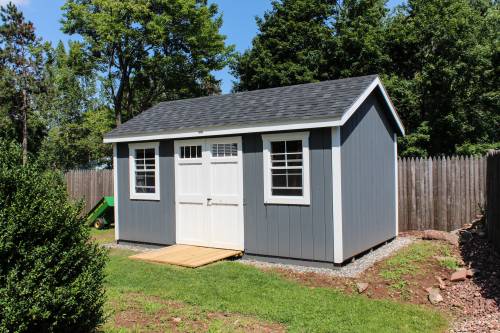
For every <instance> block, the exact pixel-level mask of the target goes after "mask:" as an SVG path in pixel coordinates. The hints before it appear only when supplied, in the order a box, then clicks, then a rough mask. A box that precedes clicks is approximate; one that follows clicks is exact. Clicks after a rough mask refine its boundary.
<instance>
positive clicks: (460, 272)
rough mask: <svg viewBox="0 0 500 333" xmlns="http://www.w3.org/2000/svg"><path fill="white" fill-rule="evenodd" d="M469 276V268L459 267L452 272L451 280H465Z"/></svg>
mask: <svg viewBox="0 0 500 333" xmlns="http://www.w3.org/2000/svg"><path fill="white" fill-rule="evenodd" d="M466 278H467V270H466V269H465V268H460V269H457V270H456V271H455V272H454V273H453V274H451V277H450V281H451V282H458V281H464V280H465V279H466Z"/></svg>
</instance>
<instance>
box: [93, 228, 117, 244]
mask: <svg viewBox="0 0 500 333" xmlns="http://www.w3.org/2000/svg"><path fill="white" fill-rule="evenodd" d="M90 236H91V237H92V238H93V239H94V240H95V241H96V242H97V243H99V244H104V243H113V242H114V241H115V229H114V228H107V229H102V230H98V229H96V228H93V227H91V228H90Z"/></svg>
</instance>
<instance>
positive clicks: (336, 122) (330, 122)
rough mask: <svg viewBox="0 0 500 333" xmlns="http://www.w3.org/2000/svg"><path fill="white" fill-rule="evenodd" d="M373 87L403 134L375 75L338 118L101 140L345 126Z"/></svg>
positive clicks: (116, 141) (188, 136) (160, 138)
mask: <svg viewBox="0 0 500 333" xmlns="http://www.w3.org/2000/svg"><path fill="white" fill-rule="evenodd" d="M375 88H379V89H380V92H381V93H382V96H383V97H384V100H385V102H386V104H387V106H388V108H389V110H390V111H391V114H392V116H393V118H394V120H395V122H396V124H397V125H398V128H399V130H400V132H401V133H402V134H403V135H404V134H405V130H404V127H403V124H402V122H401V119H399V116H398V114H397V112H396V109H395V108H394V105H393V104H392V102H391V100H390V98H389V95H388V94H387V91H386V90H385V88H384V86H383V85H382V82H381V81H380V79H379V78H378V77H376V78H375V79H374V80H373V82H372V83H371V84H370V85H369V86H368V88H366V89H365V91H364V92H363V93H362V94H361V95H360V96H359V97H358V99H357V100H356V101H355V102H354V103H353V104H352V105H351V107H350V108H349V109H348V110H347V112H345V113H344V115H343V116H342V118H341V119H321V120H318V119H316V120H301V121H299V122H275V123H269V124H261V125H253V126H221V127H212V128H199V129H190V130H187V131H186V130H179V131H173V132H156V133H147V134H137V135H124V136H118V137H112V138H104V140H103V142H104V143H118V142H139V141H156V140H166V139H182V138H197V137H207V136H221V135H234V134H244V133H264V132H277V131H293V130H303V129H310V128H322V127H335V126H342V125H344V124H345V123H346V122H347V121H348V120H349V118H350V117H351V116H352V115H353V114H354V112H356V110H357V109H358V108H359V107H360V106H361V104H362V103H363V102H364V101H365V100H366V98H368V96H369V95H370V94H371V93H372V91H373V90H374V89H375Z"/></svg>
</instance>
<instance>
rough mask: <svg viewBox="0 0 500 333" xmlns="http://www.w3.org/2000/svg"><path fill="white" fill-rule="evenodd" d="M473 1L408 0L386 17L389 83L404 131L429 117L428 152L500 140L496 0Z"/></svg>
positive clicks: (415, 126)
mask: <svg viewBox="0 0 500 333" xmlns="http://www.w3.org/2000/svg"><path fill="white" fill-rule="evenodd" d="M474 3H475V2H470V1H468V0H446V1H437V0H435V1H429V0H410V1H408V3H407V4H406V5H404V6H402V7H400V8H399V10H398V11H397V13H396V14H395V15H394V16H393V17H391V18H390V21H389V24H388V30H387V35H386V38H385V40H386V49H387V52H388V54H389V56H390V58H391V59H392V61H391V62H390V66H389V67H388V68H387V69H386V71H385V72H386V73H387V74H388V75H390V76H391V77H392V79H391V80H388V90H389V92H390V94H391V95H394V96H396V99H395V102H396V106H397V107H398V110H399V112H400V114H401V115H402V117H403V119H404V122H405V124H406V125H407V127H408V129H409V132H410V133H411V132H413V131H415V130H417V128H419V127H420V126H421V125H422V123H423V122H427V124H428V126H429V135H430V140H429V143H428V149H427V151H428V153H429V154H440V153H446V154H451V153H454V152H455V150H456V147H457V146H458V145H461V144H463V143H466V142H469V143H487V142H495V141H500V131H499V130H498V128H500V114H499V113H498V110H499V108H500V103H499V91H498V73H495V72H496V71H498V64H495V62H498V50H497V47H496V44H497V43H498V36H499V31H500V29H499V20H498V18H499V17H498V8H497V7H496V6H494V5H492V4H491V3H490V4H489V5H488V4H487V3H486V2H484V1H481V2H476V3H475V4H474ZM495 41H496V42H495ZM403 89H404V90H406V93H404V94H402V93H401V91H402V90H403ZM393 92H395V93H394V94H393Z"/></svg>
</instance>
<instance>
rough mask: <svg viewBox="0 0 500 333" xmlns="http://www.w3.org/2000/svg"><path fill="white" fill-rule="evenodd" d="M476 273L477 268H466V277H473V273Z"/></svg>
mask: <svg viewBox="0 0 500 333" xmlns="http://www.w3.org/2000/svg"><path fill="white" fill-rule="evenodd" d="M477 273H478V270H477V269H475V268H470V269H468V270H467V273H466V275H467V277H468V278H471V277H473V276H474V275H476V274H477Z"/></svg>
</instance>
